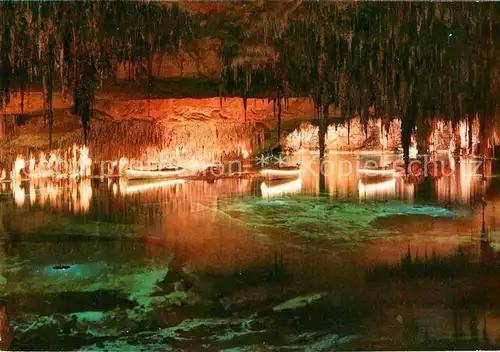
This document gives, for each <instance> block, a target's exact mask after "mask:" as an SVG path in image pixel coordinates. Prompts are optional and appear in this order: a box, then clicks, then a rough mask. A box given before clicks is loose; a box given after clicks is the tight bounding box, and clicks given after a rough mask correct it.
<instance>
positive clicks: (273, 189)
mask: <svg viewBox="0 0 500 352" xmlns="http://www.w3.org/2000/svg"><path fill="white" fill-rule="evenodd" d="M301 189H302V178H300V177H297V178H295V179H286V180H275V181H264V182H262V183H261V185H260V190H261V192H262V197H263V198H273V197H279V196H283V195H285V194H294V193H299V192H300V190H301Z"/></svg>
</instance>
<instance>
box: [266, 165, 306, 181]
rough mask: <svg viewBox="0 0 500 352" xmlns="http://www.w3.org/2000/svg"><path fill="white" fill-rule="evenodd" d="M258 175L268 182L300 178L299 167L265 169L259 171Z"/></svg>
mask: <svg viewBox="0 0 500 352" xmlns="http://www.w3.org/2000/svg"><path fill="white" fill-rule="evenodd" d="M259 173H260V175H261V176H264V177H265V178H267V179H269V180H281V179H288V178H296V177H299V176H300V166H299V165H296V166H282V167H279V166H276V167H266V168H264V169H262V170H260V171H259Z"/></svg>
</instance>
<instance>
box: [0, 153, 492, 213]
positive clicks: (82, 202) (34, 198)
mask: <svg viewBox="0 0 500 352" xmlns="http://www.w3.org/2000/svg"><path fill="white" fill-rule="evenodd" d="M399 159H400V156H399V155H391V154H379V155H341V154H330V155H329V156H327V157H326V158H325V160H324V163H323V164H322V168H323V170H322V171H323V172H320V171H321V170H320V163H319V160H318V158H317V157H314V156H309V155H295V156H292V157H290V158H289V160H288V163H289V164H290V165H295V164H297V163H299V164H301V170H300V176H299V177H298V178H296V179H293V180H283V181H273V182H270V181H259V179H258V178H257V179H255V180H247V179H242V180H228V181H222V180H218V181H217V182H215V183H214V184H210V183H206V182H199V184H198V185H196V186H191V184H195V183H196V182H191V181H188V183H189V184H190V186H188V187H187V188H182V190H183V191H182V192H181V188H179V187H181V186H182V185H183V184H184V183H185V181H184V180H180V179H174V180H163V181H155V182H146V183H143V182H135V181H134V182H127V181H126V180H125V179H123V178H122V179H119V180H112V179H109V180H107V181H106V182H107V188H108V189H109V191H110V193H111V194H112V195H113V196H114V197H115V198H117V199H118V198H121V197H124V196H131V195H134V194H136V195H139V198H137V199H138V200H139V199H141V200H146V199H150V200H152V201H154V200H158V199H160V198H161V197H160V195H161V194H162V193H165V192H167V193H168V192H169V189H171V188H172V187H174V188H175V189H176V192H178V194H177V197H181V198H182V199H183V201H184V202H186V201H190V200H196V199H202V198H206V199H210V198H211V197H212V196H214V194H221V195H231V194H255V193H260V195H261V196H262V197H264V198H271V197H282V196H287V195H293V194H298V193H302V194H310V195H318V194H320V193H326V194H328V195H329V196H330V197H331V198H335V199H344V200H358V201H377V200H391V199H392V200H396V199H397V200H403V201H406V202H413V201H414V200H415V197H417V198H419V197H424V198H425V199H428V200H431V201H436V202H438V203H443V204H471V203H473V202H475V201H476V200H478V199H480V198H481V197H482V194H483V193H484V189H483V188H484V187H487V185H488V184H489V182H490V180H491V178H490V177H489V175H491V161H485V162H484V164H481V165H479V166H480V167H479V168H478V163H477V162H476V161H474V160H471V159H465V158H462V159H453V158H450V157H448V156H441V157H440V159H441V160H444V161H445V162H446V163H447V164H448V165H450V166H451V169H452V170H453V172H452V174H451V175H450V176H442V177H429V178H427V179H424V178H423V177H420V178H406V177H402V176H400V175H397V174H393V173H390V174H388V175H381V176H380V177H379V176H376V177H374V176H373V175H370V174H367V173H366V172H363V170H365V167H366V165H367V164H369V163H370V162H373V163H374V164H376V165H390V164H391V163H393V162H395V161H398V160H399ZM360 170H361V172H360ZM92 183H94V186H92ZM100 183H101V182H99V181H97V180H93V181H92V180H89V179H86V180H82V181H79V182H77V181H73V180H64V181H59V182H54V181H51V180H48V179H34V180H31V181H29V182H27V181H25V182H12V183H11V184H10V186H9V184H6V183H3V184H2V190H4V191H6V190H8V188H10V190H11V191H12V194H13V199H14V202H15V204H16V205H18V206H24V205H25V204H26V203H27V202H28V203H29V205H30V206H50V207H54V208H58V209H61V210H64V209H66V210H71V211H72V212H74V213H80V212H82V213H84V212H88V211H89V209H90V207H91V200H92V196H93V188H94V189H95V188H96V187H101V186H102V185H100ZM221 185H224V186H223V187H222V186H221ZM222 188H224V189H222ZM214 192H215V193H214Z"/></svg>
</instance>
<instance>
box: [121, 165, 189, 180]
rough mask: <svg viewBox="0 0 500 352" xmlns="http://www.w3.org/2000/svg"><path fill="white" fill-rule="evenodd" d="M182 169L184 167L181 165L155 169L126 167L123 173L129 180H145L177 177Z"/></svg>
mask: <svg viewBox="0 0 500 352" xmlns="http://www.w3.org/2000/svg"><path fill="white" fill-rule="evenodd" d="M183 171H184V169H183V168H182V167H166V168H163V169H156V170H142V169H127V170H125V175H126V176H127V178H128V179H129V180H146V179H158V178H169V177H177V176H179V175H180V174H181V173H182V172H183Z"/></svg>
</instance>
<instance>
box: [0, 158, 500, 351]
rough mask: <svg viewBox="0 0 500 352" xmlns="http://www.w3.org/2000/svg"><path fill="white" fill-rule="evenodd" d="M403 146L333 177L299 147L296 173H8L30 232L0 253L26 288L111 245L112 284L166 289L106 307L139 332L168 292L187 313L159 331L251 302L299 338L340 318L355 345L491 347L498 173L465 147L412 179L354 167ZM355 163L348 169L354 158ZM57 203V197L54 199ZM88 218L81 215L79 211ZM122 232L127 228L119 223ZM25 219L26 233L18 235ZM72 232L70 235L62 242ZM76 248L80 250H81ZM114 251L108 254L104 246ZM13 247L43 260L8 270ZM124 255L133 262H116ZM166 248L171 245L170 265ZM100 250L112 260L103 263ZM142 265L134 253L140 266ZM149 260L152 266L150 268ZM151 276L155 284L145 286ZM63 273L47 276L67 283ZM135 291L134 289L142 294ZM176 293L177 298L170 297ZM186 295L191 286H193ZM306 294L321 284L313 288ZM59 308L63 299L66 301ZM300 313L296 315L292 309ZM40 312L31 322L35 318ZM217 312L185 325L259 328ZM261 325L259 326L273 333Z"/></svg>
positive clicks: (333, 166)
mask: <svg viewBox="0 0 500 352" xmlns="http://www.w3.org/2000/svg"><path fill="white" fill-rule="evenodd" d="M399 158H400V156H398V155H394V156H393V155H375V156H370V155H363V156H356V155H329V156H327V157H326V160H329V162H328V163H326V164H325V169H326V172H325V173H324V178H323V180H322V179H321V178H320V174H319V172H318V171H319V162H318V160H317V159H318V158H317V157H299V156H294V157H292V158H290V160H289V164H290V165H295V164H296V163H297V162H299V163H301V165H302V168H301V176H300V178H297V179H293V180H283V181H273V182H269V181H267V180H263V178H255V179H218V180H213V181H212V182H205V181H185V182H183V181H181V180H165V181H159V182H152V183H151V182H149V183H136V182H127V181H126V180H124V179H109V180H103V181H101V180H99V179H94V180H88V181H82V182H79V183H78V182H59V183H47V182H41V181H40V182H32V183H15V184H12V185H11V186H6V187H12V189H11V190H12V192H13V199H14V202H15V203H14V204H17V205H18V206H19V208H12V209H9V207H8V206H7V205H6V206H4V207H3V211H4V213H3V215H4V219H3V220H4V223H5V224H6V227H7V229H6V230H5V231H4V232H6V233H8V234H9V236H11V235H12V234H19V233H20V234H21V237H20V238H21V239H20V240H19V238H17V239H16V241H11V242H9V245H8V246H6V247H5V249H4V252H0V255H3V256H4V257H5V258H7V259H5V260H4V261H0V265H2V266H3V267H4V268H3V269H4V271H3V273H4V275H5V276H6V277H7V279H5V280H3V281H6V282H8V280H11V281H10V282H9V285H10V286H9V287H15V285H13V283H12V281H14V279H13V278H17V279H18V282H17V284H18V287H25V286H22V285H24V282H27V281H29V282H30V283H32V285H33V287H35V288H36V289H40V287H39V286H41V285H43V281H44V280H39V279H38V276H36V275H35V274H33V273H34V272H35V269H36V270H38V268H39V267H42V268H47V267H48V265H49V264H50V265H53V264H54V263H58V262H61V260H63V259H64V260H66V261H68V262H69V261H73V262H74V263H79V262H85V263H87V262H88V261H89V260H90V259H88V258H89V253H93V252H95V251H98V250H100V251H101V252H99V253H98V254H99V255H97V254H96V255H95V257H92V260H91V263H90V264H86V265H87V266H91V265H98V266H99V270H97V269H96V271H98V272H99V273H101V272H102V273H105V276H102V277H103V278H108V277H109V275H111V276H112V275H114V276H112V277H113V280H102V283H101V282H100V283H99V284H100V285H108V284H109V285H111V287H113V286H112V285H117V284H120V282H124V286H127V287H126V290H129V289H135V290H138V291H140V292H142V294H143V295H145V297H147V298H144V300H142V301H141V302H140V304H145V305H148V306H147V307H148V308H151V307H152V306H153V305H154V304H158V305H157V306H154V309H144V311H143V310H142V309H141V310H134V314H123V318H122V320H118V319H114V316H113V315H112V314H117V313H116V311H120V310H121V309H122V308H116V309H115V310H113V311H112V312H111V313H109V314H111V315H110V316H109V317H110V318H109V319H107V320H102V321H98V324H99V326H100V328H101V327H102V326H105V327H109V326H113V327H114V326H115V325H120V324H122V322H123V321H125V322H126V323H129V324H130V321H128V320H127V319H132V318H130V317H134V319H138V317H140V319H142V320H140V322H139V323H137V322H136V321H134V324H135V325H133V326H136V327H137V329H138V330H137V331H140V333H139V334H141V333H142V330H141V329H143V326H146V323H145V322H151V321H154V319H153V318H152V317H151V316H150V315H148V314H152V313H151V312H160V313H159V315H162V319H165V318H164V317H163V315H165V309H166V308H165V306H168V309H170V310H169V311H168V315H169V317H170V315H175V314H177V317H176V319H178V320H179V322H177V320H176V321H175V323H172V321H171V320H168V319H167V321H165V320H162V323H161V324H159V327H158V329H159V330H156V328H157V326H156V325H155V326H153V328H151V331H154V332H150V331H149V332H148V333H151V334H154V333H156V331H162V332H164V331H165V330H161V329H165V328H170V327H171V326H172V325H176V324H180V322H182V321H184V320H185V319H196V318H199V317H204V318H206V317H207V316H209V317H210V318H207V319H208V320H209V321H210V323H212V322H213V321H215V320H216V319H214V320H212V319H213V318H211V317H213V316H219V315H218V314H221V315H222V314H223V315H224V316H226V317H235V316H242V315H244V316H245V317H246V316H252V317H255V318H252V319H254V320H252V321H251V322H250V323H248V322H245V324H247V325H248V324H251V328H252V329H253V326H258V329H259V333H260V332H261V331H265V332H266V333H269V336H271V335H272V336H273V337H270V338H269V340H271V342H272V341H274V342H276V341H275V340H273V338H274V336H276V335H279V342H278V343H279V344H285V345H286V344H290V345H296V341H297V340H289V339H299V338H300V337H297V336H299V333H302V332H303V331H320V332H321V333H322V334H320V335H319V337H318V336H316V335H314V337H311V336H312V335H308V336H309V337H308V338H310V341H308V343H311V341H314V342H316V341H317V340H320V341H321V339H322V338H324V337H325V336H326V337H328V336H330V335H328V334H331V333H332V331H334V332H335V334H337V333H338V332H339V331H342V332H345V334H346V335H348V336H356V338H355V339H353V342H352V344H350V345H346V346H347V347H346V349H352V350H354V349H367V348H371V347H373V346H378V345H377V344H380V346H381V348H382V349H409V348H415V349H417V348H418V347H419V346H420V347H422V346H423V347H425V346H437V347H439V346H440V345H432V344H431V343H435V341H438V340H439V339H442V340H446V341H447V343H448V342H449V341H452V342H453V341H459V342H453V343H456V345H446V346H448V348H452V347H457V346H464V344H463V343H464V342H463V341H464V340H465V339H468V341H469V340H470V341H472V340H473V341H475V342H474V343H476V344H475V345H470V346H471V347H478V346H479V347H480V346H483V345H478V344H477V341H479V340H480V341H485V340H489V341H490V342H491V341H493V340H494V339H495V338H497V336H496V335H495V333H496V334H497V335H498V333H497V331H498V326H499V324H500V320H499V319H497V318H495V314H494V312H495V311H496V310H498V309H499V308H500V306H499V305H498V303H497V301H498V300H497V297H498V294H500V290H499V289H498V287H500V285H499V284H500V256H499V254H498V253H499V252H498V249H499V248H500V232H499V231H498V230H497V229H496V222H495V221H497V220H496V219H498V216H499V215H500V214H499V213H498V211H497V206H498V204H497V203H498V200H499V197H498V190H497V191H495V187H494V186H495V184H498V181H497V180H496V179H495V178H490V177H486V178H483V176H482V175H485V176H488V175H489V174H490V173H491V165H489V166H488V165H486V166H485V167H484V168H483V170H481V171H480V172H479V174H480V176H476V175H475V172H474V171H473V170H471V169H470V166H467V167H465V166H462V165H466V163H465V161H464V160H457V161H456V167H455V169H456V173H455V174H454V175H452V176H449V177H446V176H443V177H441V178H427V179H416V180H415V179H408V178H404V177H399V176H394V177H393V176H389V177H380V178H366V177H363V176H362V175H360V174H359V172H358V170H359V167H358V166H357V165H358V161H359V160H362V161H364V160H369V159H373V160H376V161H377V162H379V163H384V164H389V163H391V162H392V161H393V160H398V159H399ZM442 158H444V157H442ZM348 162H351V165H352V172H351V173H348V172H347V171H348V170H349V167H350V166H349V165H348ZM463 183H465V185H463ZM495 192H496V193H495ZM276 198H281V199H280V200H276ZM478 202H480V203H478ZM464 205H465V206H464ZM44 208H47V209H48V210H49V211H45V209H44ZM52 208H55V209H58V210H61V211H56V212H52V211H51V209H52ZM37 221H38V224H39V225H40V230H39V231H38V232H36V231H31V232H29V231H28V230H27V229H26V228H27V226H26V227H23V226H21V225H22V224H24V223H29V224H30V227H35V226H36V225H37ZM82 223H83V224H84V225H86V226H80V225H81V224H82ZM19 224H21V225H19ZM7 225H8V226H7ZM15 225H17V226H15ZM68 228H69V229H71V231H70V230H68ZM30 230H31V229H30ZM9 231H10V232H9ZM23 231H24V232H23ZM125 231H128V232H127V236H129V237H125V236H123V237H122V233H123V232H125ZM25 233H29V236H25V237H22V235H23V234H25ZM75 233H76V234H78V236H75V237H76V238H77V239H78V240H80V241H81V243H79V244H78V246H75V245H74V243H75V242H73V241H74V240H73V238H72V237H71V236H72V234H75ZM33 234H36V235H37V236H38V237H36V236H31V235H33ZM82 234H83V235H82ZM42 235H43V236H42ZM44 236H45V237H44ZM50 236H55V239H53V240H51V242H49V241H47V240H46V239H47V238H48V237H50ZM6 238H8V236H6ZM33 238H36V241H34V240H32V239H33ZM82 238H84V239H82ZM61 239H66V240H67V243H66V244H65V245H64V244H61V243H59V242H60V240H61ZM42 240H45V241H47V243H45V242H43V241H42ZM139 244H140V245H139ZM16 246H18V247H20V248H21V249H16V248H17V247H16ZM141 246H142V247H141ZM76 247H77V248H79V251H78V252H73V250H74V249H75V248H76ZM82 247H83V248H84V249H85V250H83V249H82ZM124 248H125V249H124ZM137 248H143V249H144V250H142V251H141V250H137ZM68 249H71V250H68ZM75 253H76V254H75ZM109 253H113V256H111V255H109V257H110V258H109V259H108V258H105V257H106V255H108V254H109ZM16 256H19V257H20V259H19V260H25V262H26V263H29V265H32V264H30V263H33V262H40V263H43V266H39V267H36V268H35V269H33V268H32V267H29V265H28V264H23V263H24V262H23V261H21V262H20V264H19V263H17V264H16V265H17V267H14V269H11V267H8V266H9V265H11V264H10V263H9V261H14V260H17V259H14V258H16ZM116 256H119V257H120V258H121V260H123V262H120V265H119V266H118V265H116V266H113V265H110V262H111V259H116ZM111 257H113V258H111ZM61 258H62V259H61ZM96 258H100V259H98V260H96ZM102 258H105V259H102ZM159 258H163V261H161V260H160V259H159ZM165 258H172V259H171V262H168V265H167V264H165V262H166V259H165ZM99 260H101V261H102V263H101V262H100V263H94V262H98V261H99ZM132 260H136V261H144V262H147V263H148V265H149V264H150V263H154V264H156V263H157V262H160V263H161V265H158V268H156V269H158V270H157V271H160V269H161V270H163V272H165V271H168V275H171V276H170V277H169V276H168V275H167V276H166V278H165V274H164V273H162V274H157V276H154V277H153V278H152V279H151V278H149V277H147V278H142V277H141V279H137V277H138V276H136V274H137V273H136V272H135V271H133V273H134V275H131V276H130V277H128V279H129V280H131V281H130V282H133V283H130V282H128V281H126V280H125V279H126V277H125V276H124V274H123V272H121V271H119V270H121V269H117V268H122V267H124V265H125V264H123V263H130V262H131V261H132ZM135 265H138V264H135V263H134V264H131V265H130V266H131V267H133V269H134V270H135V269H136V267H135ZM50 267H52V266H50ZM72 267H76V266H74V265H73V266H72ZM19 268H21V269H19ZM0 270H1V267H0ZM144 271H145V272H146V273H147V274H149V273H150V272H154V270H152V269H151V268H150V267H147V268H146V269H144ZM15 275H17V276H15ZM37 275H38V274H37ZM99 275H100V274H99ZM141 275H143V274H142V272H141ZM144 275H145V274H144ZM172 277H173V278H172ZM85 278H86V279H85V280H82V281H81V282H80V281H78V282H79V285H82V286H80V288H81V289H82V290H85V292H90V291H95V290H96V288H95V287H96V286H86V285H87V283H86V282H87V279H88V281H89V282H91V281H93V279H94V278H95V277H94V272H92V273H89V276H88V277H85ZM65 280H66V281H65ZM140 280H143V281H144V282H146V283H148V284H149V286H151V287H154V290H157V291H154V294H152V293H151V292H150V291H147V292H145V291H144V290H143V287H144V285H143V282H142V281H140ZM162 280H163V281H162ZM168 280H172V281H168ZM176 280H177V281H176ZM84 281H85V282H84ZM165 281H166V283H165ZM332 282H335V283H336V285H334V286H332ZM70 285H73V282H70V281H69V279H64V278H62V279H61V281H58V286H61V287H63V288H64V289H65V290H67V289H68V287H70ZM92 285H94V284H92ZM168 285H170V286H173V287H175V289H173V290H174V291H168V290H167V289H166V288H165V287H167V286H168ZM54 286H55V285H52V287H51V289H58V288H54ZM146 286H147V285H146ZM170 286H168V287H170ZM5 287H7V286H5ZM99 287H100V286H99ZM189 287H194V289H192V291H190V288H189ZM120 289H123V288H121V287H120ZM170 289H171V288H170ZM61 290H62V289H61ZM162 290H166V291H162ZM171 290H172V289H171ZM126 292H127V297H129V298H130V299H132V300H134V299H135V297H137V295H138V293H137V292H132V293H130V292H128V291H126ZM144 292H145V293H144ZM171 292H173V294H172V295H171V296H175V299H179V300H180V302H181V303H179V304H178V303H177V301H176V304H171V302H169V301H162V300H161V299H163V298H164V296H165V295H168V294H170V293H171ZM193 292H194V293H193ZM319 293H321V294H319ZM35 294H40V295H41V297H42V298H45V296H43V295H42V294H41V293H35ZM190 294H193V295H195V296H196V299H193V300H192V301H190V300H189V299H186V300H184V301H183V300H182V299H183V297H190V296H189V295H190ZM139 296H140V295H139ZM150 297H154V300H153V299H150ZM179 297H180V298H179ZM297 297H306V298H305V299H302V300H298V301H299V303H301V304H302V303H304V302H305V304H306V306H303V307H298V306H297V307H294V306H293V303H294V302H295V303H296V302H297ZM307 297H320V298H321V299H310V301H311V302H309V301H308V298H307ZM160 298H161V299H160ZM26 300H28V299H26ZM193 301H196V302H198V303H192V302H193ZM155 302H156V303H155ZM157 302H161V304H160V303H157ZM165 302H167V303H165ZM200 302H201V303H200ZM287 302H288V304H284V306H291V308H290V309H291V310H290V311H284V312H281V311H279V310H275V309H274V308H275V307H281V306H283V303H287ZM290 302H291V303H290ZM193 304H198V305H194V306H192V305H193ZM113 307H114V306H113ZM52 308H54V311H57V309H55V308H57V304H56V303H54V306H53V307H52ZM23 309H24V308H23V307H21V308H19V310H20V311H21V312H23ZM82 309H83V308H82ZM14 312H15V311H14ZM207 312H209V313H207ZM324 312H328V314H325V313H324ZM332 312H333V313H332ZM289 313H290V314H293V316H297V317H298V318H297V319H296V320H293V321H292V322H291V320H290V316H291V315H290V314H289ZM9 314H10V311H9ZM20 314H21V313H19V314H18V315H20ZM40 314H41V313H40ZM107 314H108V313H107ZM186 317H187V318H186ZM79 319H80V318H79ZM208 320H207V321H208ZM17 321H19V318H18V320H17ZM30 324H32V321H26V322H25V325H26V326H30ZM96 324H97V323H96ZM162 324H163V325H162ZM220 324H226V325H222V326H219V328H220V330H218V331H214V330H215V329H216V328H214V327H213V326H212V325H210V326H208V327H206V325H204V328H203V331H201V330H196V328H193V329H195V330H194V331H184V332H183V336H182V338H188V339H190V340H189V343H194V344H195V343H197V342H198V340H199V339H200V336H202V339H203V341H204V342H203V343H206V342H207V341H209V342H210V343H212V344H213V346H217V347H221V348H222V347H235V346H238V344H239V345H244V344H247V343H251V341H252V339H255V338H256V337H255V335H251V336H247V337H245V336H244V335H238V336H243V337H241V339H243V340H239V339H234V340H231V341H229V342H227V345H224V346H221V345H218V344H219V343H221V342H220V334H221V331H222V334H225V335H224V336H226V335H227V334H228V332H229V333H235V334H238V333H241V331H244V332H245V333H247V331H248V329H247V328H246V326H247V325H245V328H244V329H239V327H240V326H239V325H237V324H236V323H235V322H234V320H233V319H232V318H227V320H224V322H223V323H220ZM235 324H236V325H237V327H236V328H235ZM311 324H312V325H311ZM123 325H124V326H126V324H125V323H123ZM193 325H196V324H193ZM248 326H250V325H248ZM125 329H128V327H127V328H125V327H124V328H123V330H124V331H125ZM144 329H147V328H144ZM49 330H50V329H47V330H44V331H49ZM483 330H484V331H485V332H484V333H483ZM290 331H297V336H295V335H294V336H293V337H292V338H290V337H289V336H290ZM424 331H425V332H424ZM251 333H252V332H250V334H251ZM28 334H32V332H29V333H28ZM128 334H129V333H127V335H126V336H127V338H129V337H130V335H128ZM116 335H117V334H111V333H110V334H109V336H116ZM191 335H192V336H196V337H194V338H193V337H192V336H191ZM141 336H142V335H141ZM163 336H164V335H163ZM262 336H263V335H259V337H258V338H259V341H260V340H261V339H264V340H266V339H267V337H265V336H264V337H262ZM266 336H267V335H266ZM300 336H302V335H300ZM457 336H460V337H457ZM481 336H486V338H484V337H481ZM68 338H70V337H68ZM197 339H198V340H197ZM212 339H214V340H212ZM245 339H246V340H245ZM161 341H163V340H161ZM242 341H244V342H242ZM266 341H267V342H269V341H268V340H266ZM439 341H440V340H439ZM357 343H359V345H357ZM481 343H482V342H481ZM429 344H430V345H429ZM195 346H197V345H196V344H195ZM450 346H451V347H450ZM467 346H468V345H467ZM484 346H486V345H484Z"/></svg>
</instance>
